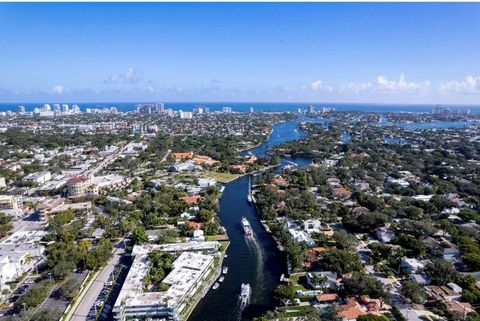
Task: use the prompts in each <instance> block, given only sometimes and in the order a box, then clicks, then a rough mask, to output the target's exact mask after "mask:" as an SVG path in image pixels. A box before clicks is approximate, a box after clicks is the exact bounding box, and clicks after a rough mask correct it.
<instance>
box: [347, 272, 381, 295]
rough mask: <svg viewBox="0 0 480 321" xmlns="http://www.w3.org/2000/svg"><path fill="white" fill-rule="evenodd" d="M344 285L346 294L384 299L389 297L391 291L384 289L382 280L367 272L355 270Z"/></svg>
mask: <svg viewBox="0 0 480 321" xmlns="http://www.w3.org/2000/svg"><path fill="white" fill-rule="evenodd" d="M343 286H344V291H345V293H346V294H354V295H368V296H369V297H370V298H374V299H382V300H384V301H387V300H388V299H389V293H388V292H387V291H385V290H384V289H383V284H382V282H380V281H379V280H377V279H375V278H374V277H371V276H369V275H367V274H365V273H361V272H354V273H353V274H352V277H351V278H347V279H345V280H344V282H343Z"/></svg>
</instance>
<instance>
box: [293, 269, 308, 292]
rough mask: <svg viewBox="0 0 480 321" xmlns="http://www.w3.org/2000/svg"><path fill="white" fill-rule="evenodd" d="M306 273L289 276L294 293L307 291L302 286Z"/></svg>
mask: <svg viewBox="0 0 480 321" xmlns="http://www.w3.org/2000/svg"><path fill="white" fill-rule="evenodd" d="M305 275H306V273H295V274H292V275H291V276H290V282H291V283H292V288H293V289H294V290H295V291H298V290H302V291H309V289H307V288H306V287H305V286H304V284H305V282H306V280H305V278H306V276H305Z"/></svg>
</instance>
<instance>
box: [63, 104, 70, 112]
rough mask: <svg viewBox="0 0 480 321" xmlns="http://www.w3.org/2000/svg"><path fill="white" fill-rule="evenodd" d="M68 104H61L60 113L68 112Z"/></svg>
mask: <svg viewBox="0 0 480 321" xmlns="http://www.w3.org/2000/svg"><path fill="white" fill-rule="evenodd" d="M68 109H69V108H68V105H67V104H63V105H62V113H68Z"/></svg>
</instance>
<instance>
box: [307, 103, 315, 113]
mask: <svg viewBox="0 0 480 321" xmlns="http://www.w3.org/2000/svg"><path fill="white" fill-rule="evenodd" d="M314 112H315V106H313V105H310V106H308V113H310V114H312V113H314Z"/></svg>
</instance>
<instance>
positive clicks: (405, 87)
mask: <svg viewBox="0 0 480 321" xmlns="http://www.w3.org/2000/svg"><path fill="white" fill-rule="evenodd" d="M375 85H376V87H378V89H380V90H386V91H389V92H404V91H424V90H426V89H428V88H429V87H430V81H429V80H426V81H423V82H418V83H415V82H408V81H406V80H405V75H404V74H403V73H402V74H400V77H399V78H398V80H390V79H388V78H387V77H385V76H378V77H377V79H376V83H375Z"/></svg>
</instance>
